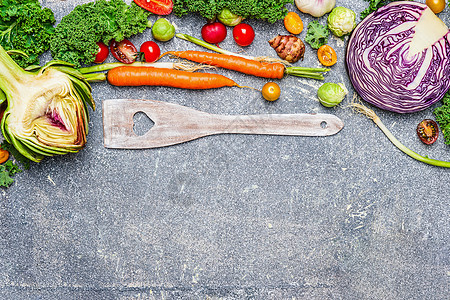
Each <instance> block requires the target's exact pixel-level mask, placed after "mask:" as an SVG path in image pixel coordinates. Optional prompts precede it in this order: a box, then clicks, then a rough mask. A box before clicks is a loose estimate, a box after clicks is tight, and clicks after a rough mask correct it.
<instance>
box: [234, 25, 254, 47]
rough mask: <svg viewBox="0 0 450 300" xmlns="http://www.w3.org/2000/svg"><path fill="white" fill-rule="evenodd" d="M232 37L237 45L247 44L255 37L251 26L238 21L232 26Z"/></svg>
mask: <svg viewBox="0 0 450 300" xmlns="http://www.w3.org/2000/svg"><path fill="white" fill-rule="evenodd" d="M233 38H234V40H235V41H236V43H237V44H238V45H239V46H248V45H250V44H251V43H252V42H253V40H254V39H255V31H254V30H253V28H252V26H250V25H248V24H245V23H240V24H238V25H236V26H235V27H234V28H233Z"/></svg>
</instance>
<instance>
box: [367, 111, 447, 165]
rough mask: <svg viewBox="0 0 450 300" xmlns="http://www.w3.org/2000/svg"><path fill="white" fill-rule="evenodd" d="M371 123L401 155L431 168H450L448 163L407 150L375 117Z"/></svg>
mask: <svg viewBox="0 0 450 300" xmlns="http://www.w3.org/2000/svg"><path fill="white" fill-rule="evenodd" d="M373 121H374V122H375V124H377V126H378V127H379V128H380V129H381V131H383V133H384V134H385V135H386V136H387V137H388V139H389V140H390V141H391V142H392V144H394V145H395V146H396V147H397V148H398V149H400V150H401V151H402V152H403V153H405V154H407V155H409V156H410V157H412V158H414V159H416V160H418V161H421V162H424V163H426V164H429V165H433V166H437V167H444V168H450V162H448V161H442V160H436V159H432V158H428V157H425V156H422V155H419V154H417V153H416V152H414V151H412V150H411V149H409V148H407V147H406V146H405V145H403V144H402V143H400V141H399V140H397V139H396V138H395V137H394V135H393V134H392V133H391V132H390V131H389V129H387V128H386V126H384V124H383V123H382V122H381V120H380V118H378V116H377V117H375V118H374V119H373Z"/></svg>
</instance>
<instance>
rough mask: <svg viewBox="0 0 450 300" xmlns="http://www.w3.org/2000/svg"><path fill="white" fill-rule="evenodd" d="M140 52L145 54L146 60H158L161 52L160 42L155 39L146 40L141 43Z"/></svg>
mask: <svg viewBox="0 0 450 300" xmlns="http://www.w3.org/2000/svg"><path fill="white" fill-rule="evenodd" d="M140 52H141V53H142V54H143V55H144V58H145V61H146V62H154V61H156V60H157V59H158V58H159V55H160V54H161V50H160V49H159V46H158V44H157V43H155V42H153V41H147V42H144V43H143V44H142V45H141V49H140Z"/></svg>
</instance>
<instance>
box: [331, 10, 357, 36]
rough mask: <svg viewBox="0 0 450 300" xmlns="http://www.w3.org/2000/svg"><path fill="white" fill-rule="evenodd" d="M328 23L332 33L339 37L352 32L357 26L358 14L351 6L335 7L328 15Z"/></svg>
mask: <svg viewBox="0 0 450 300" xmlns="http://www.w3.org/2000/svg"><path fill="white" fill-rule="evenodd" d="M327 24H328V29H330V31H331V33H332V34H334V35H335V36H337V37H341V36H344V35H347V34H350V33H351V32H352V30H353V29H354V28H355V27H356V14H355V12H354V11H353V10H351V9H349V8H346V7H342V6H338V7H335V8H333V10H332V11H331V13H330V14H329V15H328V18H327Z"/></svg>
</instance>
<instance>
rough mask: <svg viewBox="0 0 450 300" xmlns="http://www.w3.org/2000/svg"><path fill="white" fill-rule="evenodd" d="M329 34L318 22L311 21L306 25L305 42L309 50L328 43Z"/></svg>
mask: <svg viewBox="0 0 450 300" xmlns="http://www.w3.org/2000/svg"><path fill="white" fill-rule="evenodd" d="M329 34H330V32H329V31H328V29H327V27H325V26H323V25H322V24H320V23H319V22H318V21H311V22H309V24H308V31H307V32H306V37H305V42H307V43H308V44H309V45H310V46H311V48H313V49H319V48H320V47H321V46H323V45H325V44H326V43H327V42H328V35H329Z"/></svg>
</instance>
